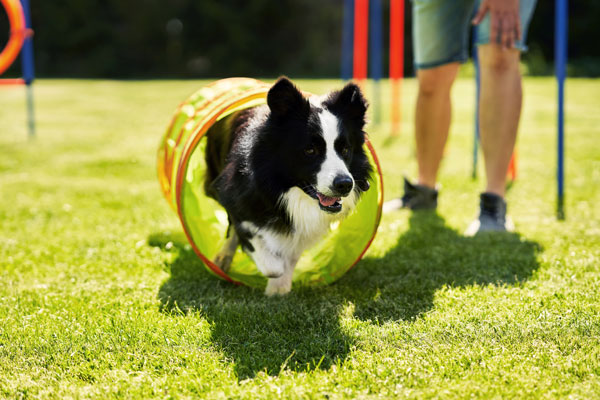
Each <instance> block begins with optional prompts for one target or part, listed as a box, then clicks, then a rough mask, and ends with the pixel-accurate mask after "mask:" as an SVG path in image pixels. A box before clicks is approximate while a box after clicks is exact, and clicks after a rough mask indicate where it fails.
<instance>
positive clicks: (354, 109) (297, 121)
mask: <svg viewBox="0 0 600 400" xmlns="http://www.w3.org/2000/svg"><path fill="white" fill-rule="evenodd" d="M366 110H367V102H366V100H365V98H364V97H363V95H362V93H361V91H360V89H359V87H358V86H357V85H355V84H352V83H349V84H347V85H346V86H345V87H344V88H343V89H342V90H340V91H335V92H332V93H330V94H328V95H325V96H319V97H317V96H311V97H308V98H307V97H304V96H303V94H302V93H301V92H300V91H299V90H298V89H297V88H296V86H294V84H293V83H292V82H291V81H290V80H289V79H287V78H286V77H281V78H279V80H278V81H277V82H276V83H275V84H274V85H273V86H272V87H271V88H270V90H269V92H268V94H267V104H266V105H262V106H258V107H253V108H249V109H245V110H242V111H239V112H236V113H233V114H231V115H229V116H227V117H226V118H224V119H222V120H221V121H219V122H218V123H216V124H215V125H213V126H212V127H211V128H210V129H209V131H208V133H207V137H208V138H207V148H206V164H207V172H206V181H205V185H204V189H205V191H206V194H207V195H208V196H210V197H212V198H214V199H215V200H217V201H218V202H219V203H220V204H221V205H222V206H223V207H224V208H225V210H226V211H227V214H228V217H229V228H228V232H227V235H228V239H227V241H226V243H225V245H224V247H223V248H222V249H221V251H220V252H219V253H218V254H217V256H216V258H215V260H214V262H215V264H216V265H217V266H219V268H221V269H222V270H223V271H225V272H227V271H228V270H229V267H230V265H231V261H232V259H233V256H234V254H235V251H236V249H237V247H238V245H241V246H242V249H243V250H244V251H245V252H246V253H247V254H248V255H249V256H250V257H251V258H252V260H253V261H254V263H255V264H256V267H257V268H258V270H259V271H260V272H261V273H262V274H263V275H264V276H266V277H267V278H269V279H268V284H267V287H266V290H265V293H266V294H267V295H274V294H285V293H288V292H289V291H290V290H291V287H292V274H293V272H294V267H295V265H296V262H297V261H298V259H299V258H300V255H301V254H302V252H303V251H304V250H305V249H307V248H309V247H311V246H312V245H314V244H315V243H316V242H317V241H318V240H319V239H320V238H322V237H323V236H324V235H325V233H327V232H328V231H329V227H330V225H331V223H332V222H334V221H336V220H340V219H342V218H344V217H345V216H347V215H348V214H349V213H350V212H351V211H352V210H353V209H354V207H355V205H356V204H357V202H358V200H359V198H360V195H361V193H362V192H363V191H366V190H368V189H369V183H368V181H369V178H370V176H371V173H372V169H371V165H370V163H369V161H368V159H367V155H366V154H365V150H364V148H363V144H364V142H365V133H364V132H363V127H364V125H365V112H366Z"/></svg>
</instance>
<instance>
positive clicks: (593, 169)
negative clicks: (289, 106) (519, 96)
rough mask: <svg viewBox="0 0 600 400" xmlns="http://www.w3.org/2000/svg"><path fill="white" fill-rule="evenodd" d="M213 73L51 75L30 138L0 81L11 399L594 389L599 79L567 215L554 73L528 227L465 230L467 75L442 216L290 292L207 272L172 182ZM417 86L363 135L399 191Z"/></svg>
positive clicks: (0, 198)
mask: <svg viewBox="0 0 600 400" xmlns="http://www.w3.org/2000/svg"><path fill="white" fill-rule="evenodd" d="M201 84H202V82H195V81H152V82H113V81H76V80H73V81H72V80H41V81H39V82H37V83H36V85H35V94H36V106H37V108H36V113H37V121H38V137H37V138H36V139H35V140H32V141H29V140H27V133H26V125H25V115H24V95H23V89H22V88H18V87H12V88H7V87H5V88H0V99H1V101H0V154H1V157H0V398H103V399H104V398H144V399H145V398H209V399H216V398H259V397H260V398H265V397H266V398H282V399H288V398H330V399H336V398H356V397H359V398H370V397H382V398H391V397H408V398H433V397H436V398H437V397H442V398H453V397H479V398H490V397H496V398H564V397H568V396H571V397H572V398H581V399H590V398H597V397H599V396H600V291H599V288H600V206H599V204H600V190H599V188H600V146H599V145H598V134H600V131H599V127H600V112H599V110H600V81H594V80H570V81H569V82H568V84H567V96H568V104H567V123H568V127H567V140H566V144H567V153H566V156H567V180H566V182H567V184H566V193H567V197H566V215H567V219H566V221H564V222H558V221H556V219H555V197H556V195H555V186H556V183H555V160H556V154H555V149H556V145H555V142H556V139H555V100H554V99H555V86H554V83H553V80H551V79H533V78H529V79H527V80H526V82H525V95H526V99H525V106H524V113H523V119H522V123H521V135H520V138H519V143H518V154H519V176H518V180H517V182H516V183H515V184H514V185H513V187H512V188H511V190H510V192H509V194H508V196H507V197H508V201H509V213H510V214H511V215H512V217H513V219H514V221H515V224H516V226H517V230H518V232H519V233H518V234H507V235H487V236H482V237H476V238H465V237H463V236H462V232H463V231H464V229H465V228H466V227H467V225H468V223H469V222H470V221H471V219H472V218H473V217H474V216H475V214H476V210H477V205H478V193H479V191H480V190H481V189H482V185H483V182H482V180H481V179H480V180H479V181H473V180H471V178H470V175H471V161H470V160H471V146H472V121H473V113H472V110H473V94H474V87H473V82H472V80H471V79H461V80H459V81H458V82H457V85H456V86H455V89H454V92H453V96H454V101H455V107H454V122H453V126H452V131H451V139H450V142H449V145H448V148H447V152H446V157H445V161H444V165H443V171H442V174H441V176H440V182H441V184H442V190H441V198H440V207H439V210H438V214H431V213H415V214H412V215H411V214H410V213H409V212H406V211H401V212H395V213H392V214H388V215H385V216H384V217H383V219H382V223H381V226H380V229H379V233H378V235H377V238H376V240H375V241H374V243H373V245H372V247H371V249H370V250H369V252H368V253H367V255H366V257H365V258H364V259H363V261H361V262H360V263H359V264H358V265H357V266H356V267H355V268H354V269H353V270H351V271H350V272H349V273H348V274H346V275H345V276H344V277H342V278H341V279H340V280H339V281H338V282H336V283H335V284H333V285H331V286H328V287H323V288H295V289H294V291H293V292H292V293H291V294H290V295H288V296H285V297H282V298H266V297H264V296H263V294H262V293H261V292H260V291H257V290H254V289H250V288H246V287H235V286H233V285H231V284H228V283H225V282H223V281H220V280H218V279H217V278H215V277H213V276H212V275H210V274H209V273H208V272H207V271H206V270H205V268H204V267H203V266H202V264H201V263H200V262H199V260H198V259H197V257H196V256H195V255H194V254H193V253H192V251H191V250H190V247H189V246H188V245H186V243H185V240H184V239H182V235H181V228H180V225H179V221H178V219H177V218H176V215H175V214H174V213H173V212H172V211H171V209H170V208H169V207H168V205H167V202H166V201H165V200H164V199H163V198H162V195H161V193H160V190H159V186H158V181H157V178H156V172H155V152H156V148H157V145H158V143H159V140H160V138H161V136H162V134H163V132H164V130H165V129H166V127H167V124H168V122H169V119H170V117H171V113H172V112H173V110H174V109H175V107H176V106H177V104H178V103H179V102H180V101H182V100H184V99H185V98H186V97H187V96H188V95H189V94H190V93H191V92H193V91H194V90H195V89H196V88H198V87H199V86H200V85H201ZM299 84H300V87H301V88H303V89H306V90H308V91H312V92H314V93H322V92H324V91H326V90H328V89H331V88H334V87H337V86H339V82H336V81H299ZM415 89H416V87H415V82H414V81H413V80H407V81H406V83H405V84H404V86H403V94H404V100H403V116H404V122H403V126H402V133H401V135H400V137H399V138H398V139H396V140H392V141H390V140H389V139H388V133H389V130H390V125H389V123H382V124H380V125H371V126H370V127H369V129H368V131H369V132H370V134H371V138H372V140H373V141H374V144H375V146H376V149H377V152H378V155H379V157H380V159H381V162H382V167H383V170H384V173H385V176H384V178H385V184H386V186H385V190H386V191H385V195H386V198H388V199H389V198H392V197H396V196H399V195H400V193H401V177H402V175H403V174H407V175H409V176H414V175H415V171H416V162H415V160H414V155H413V139H412V134H413V128H412V123H411V121H412V113H413V112H412V110H413V107H414V98H415ZM383 93H384V94H386V93H389V87H387V86H384V87H383ZM382 112H383V120H384V121H388V120H389V118H388V114H389V113H388V107H387V103H386V107H385V108H384V109H383V110H382ZM479 175H480V176H482V167H481V165H480V171H479Z"/></svg>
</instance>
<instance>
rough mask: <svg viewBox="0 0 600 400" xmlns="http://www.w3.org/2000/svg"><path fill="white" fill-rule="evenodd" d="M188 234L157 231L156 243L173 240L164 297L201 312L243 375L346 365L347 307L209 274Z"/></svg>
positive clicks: (169, 305) (165, 302) (166, 304)
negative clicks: (343, 317) (342, 319)
mask: <svg viewBox="0 0 600 400" xmlns="http://www.w3.org/2000/svg"><path fill="white" fill-rule="evenodd" d="M183 240H185V238H184V237H179V236H178V237H172V236H162V237H161V235H152V236H151V238H150V240H149V242H150V244H151V245H154V246H160V247H161V248H163V249H164V248H165V244H166V243H168V242H171V243H172V244H173V245H172V247H171V246H168V247H171V250H170V251H173V252H175V254H174V256H175V258H174V260H173V262H172V263H170V264H169V265H168V266H167V267H168V268H169V269H170V272H171V276H170V278H169V279H168V280H167V281H166V282H165V283H164V284H163V285H162V286H161V288H160V290H159V293H158V297H159V300H160V302H161V305H162V308H163V310H164V311H166V312H171V311H176V312H178V311H179V310H181V311H183V312H184V313H187V312H190V311H192V312H199V313H200V314H201V315H202V316H203V317H205V318H206V319H207V320H208V321H209V322H210V324H211V329H212V332H211V338H212V341H213V343H214V344H215V345H216V347H217V348H218V349H220V350H221V351H223V353H224V354H225V355H226V357H227V359H228V360H230V361H232V362H233V363H234V370H235V372H236V375H237V377H238V379H240V380H242V379H246V378H251V377H254V376H255V375H256V373H258V372H260V371H265V372H266V373H268V374H270V375H277V374H278V373H279V372H280V371H281V370H283V369H284V368H286V367H287V368H289V369H292V370H296V371H308V370H313V369H315V368H323V369H328V368H329V367H330V366H331V365H333V364H337V363H342V362H343V360H344V359H345V358H346V355H347V354H348V352H349V350H350V346H351V344H352V340H351V338H350V337H348V336H347V335H346V334H344V333H343V332H342V330H341V328H340V324H339V313H340V312H341V309H342V307H343V304H341V303H340V302H338V301H331V300H330V299H328V298H327V296H324V295H322V294H319V295H316V296H315V294H316V293H317V292H314V293H313V292H311V291H310V290H308V291H307V290H300V291H298V292H293V293H292V294H290V295H288V296H285V297H275V298H268V297H266V296H265V295H264V294H263V293H262V292H261V291H260V290H256V289H251V288H248V287H244V286H235V285H233V284H230V283H227V282H224V281H221V280H220V279H218V278H216V277H214V276H212V275H211V274H210V273H209V272H207V270H206V268H205V267H204V265H203V264H202V262H201V261H200V259H199V258H198V257H197V256H196V255H195V253H193V251H192V250H191V249H190V248H189V245H187V244H186V243H185V242H183Z"/></svg>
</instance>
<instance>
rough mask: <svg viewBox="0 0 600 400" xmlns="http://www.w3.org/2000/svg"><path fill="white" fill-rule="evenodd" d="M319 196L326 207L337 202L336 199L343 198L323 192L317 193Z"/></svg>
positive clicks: (320, 201)
mask: <svg viewBox="0 0 600 400" xmlns="http://www.w3.org/2000/svg"><path fill="white" fill-rule="evenodd" d="M317 196H318V197H319V203H321V205H322V206H324V207H329V206H331V205H333V203H335V202H336V201H340V200H341V199H340V198H339V197H329V196H325V195H324V194H321V193H317Z"/></svg>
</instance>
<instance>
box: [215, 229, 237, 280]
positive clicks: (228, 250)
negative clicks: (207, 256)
mask: <svg viewBox="0 0 600 400" xmlns="http://www.w3.org/2000/svg"><path fill="white" fill-rule="evenodd" d="M229 231H230V232H229V237H228V238H227V240H226V241H225V244H224V245H223V247H222V248H221V250H220V251H219V253H218V254H217V255H216V256H215V259H214V263H215V264H216V265H217V267H219V268H220V269H221V271H223V272H225V273H228V272H229V269H230V268H231V262H232V261H233V256H235V251H236V249H237V247H238V245H239V244H240V239H239V237H238V235H237V233H236V231H235V229H231V227H230V229H229Z"/></svg>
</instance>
